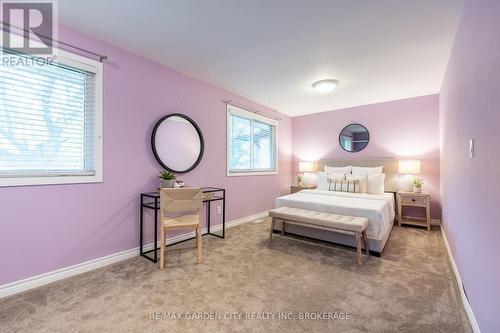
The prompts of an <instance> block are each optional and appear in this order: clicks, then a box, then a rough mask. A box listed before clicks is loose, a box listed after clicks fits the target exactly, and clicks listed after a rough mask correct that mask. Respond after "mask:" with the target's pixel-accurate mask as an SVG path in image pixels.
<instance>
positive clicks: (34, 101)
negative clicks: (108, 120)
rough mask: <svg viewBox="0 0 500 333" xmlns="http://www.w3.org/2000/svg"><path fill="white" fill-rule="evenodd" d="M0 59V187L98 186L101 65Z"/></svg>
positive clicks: (75, 59) (64, 56)
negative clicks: (80, 184) (77, 184)
mask: <svg viewBox="0 0 500 333" xmlns="http://www.w3.org/2000/svg"><path fill="white" fill-rule="evenodd" d="M1 55H2V57H8V58H10V59H11V60H10V61H9V62H6V61H4V62H2V64H0V186H16V185H39V184H61V183H84V182H100V181H102V137H101V123H102V120H101V119H102V99H101V95H102V91H101V90H102V64H100V63H98V62H96V61H93V60H90V59H87V58H83V57H80V56H76V55H73V54H70V53H68V52H64V51H58V54H57V62H58V63H55V62H54V63H45V64H43V65H36V64H35V65H33V62H30V61H28V60H30V56H27V55H21V54H15V53H9V51H8V50H3V54H1ZM13 58H14V59H13ZM23 63H24V64H31V65H23ZM12 64H15V65H12Z"/></svg>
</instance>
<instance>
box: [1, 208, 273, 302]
mask: <svg viewBox="0 0 500 333" xmlns="http://www.w3.org/2000/svg"><path fill="white" fill-rule="evenodd" d="M266 216H267V211H265V212H262V213H258V214H255V215H251V216H247V217H243V218H241V219H237V220H233V221H230V222H227V223H226V229H227V228H231V227H235V226H237V225H240V224H243V223H247V222H250V221H253V220H256V219H261V218H264V217H266ZM221 230H222V224H217V225H215V226H213V227H211V228H210V232H217V231H221ZM206 231H207V229H206V228H205V229H203V232H206ZM194 235H195V233H194V231H193V232H190V233H186V234H182V235H179V236H176V237H172V238H169V239H167V244H172V243H176V242H179V241H182V240H186V239H189V238H191V237H194ZM157 246H160V242H158V245H157ZM151 249H153V243H150V244H146V245H145V246H144V250H145V251H148V250H151ZM138 255H139V247H136V248H133V249H130V250H125V251H122V252H118V253H114V254H111V255H109V256H105V257H101V258H97V259H93V260H89V261H86V262H82V263H80V264H76V265H73V266H68V267H64V268H61V269H58V270H55V271H52V272H48V273H43V274H40V275H36V276H32V277H29V278H26V279H23V280H18V281H14V282H10V283H8V284H4V285H2V286H0V298H3V297H6V296H10V295H14V294H17V293H20V292H23V291H26V290H29V289H33V288H36V287H40V286H43V285H45V284H48V283H51V282H55V281H57V280H61V279H65V278H68V277H71V276H74V275H77V274H81V273H85V272H88V271H91V270H94V269H97V268H101V267H104V266H107V265H111V264H114V263H116V262H119V261H122V260H126V259H130V258H133V257H136V256H138Z"/></svg>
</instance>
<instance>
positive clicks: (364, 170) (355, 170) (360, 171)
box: [352, 166, 384, 175]
mask: <svg viewBox="0 0 500 333" xmlns="http://www.w3.org/2000/svg"><path fill="white" fill-rule="evenodd" d="M383 169H384V167H383V166H379V167H354V166H353V167H352V174H353V175H380V174H382V172H383Z"/></svg>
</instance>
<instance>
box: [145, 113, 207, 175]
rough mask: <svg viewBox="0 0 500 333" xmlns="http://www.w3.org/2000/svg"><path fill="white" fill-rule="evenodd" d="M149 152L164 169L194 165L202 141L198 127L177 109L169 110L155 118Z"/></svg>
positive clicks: (186, 168)
mask: <svg viewBox="0 0 500 333" xmlns="http://www.w3.org/2000/svg"><path fill="white" fill-rule="evenodd" d="M151 147H152V149H153V154H154V156H155V158H156V160H157V161H158V163H160V165H161V166H162V167H163V168H164V169H165V170H168V171H170V172H173V173H186V172H189V171H191V170H193V169H194V168H196V166H198V164H199V163H200V161H201V158H202V157H203V152H204V149H205V142H204V139H203V133H202V132H201V129H200V127H199V126H198V125H197V124H196V123H195V122H194V120H193V119H191V118H189V117H188V116H186V115H184V114H181V113H172V114H169V115H166V116H165V117H162V118H161V119H160V120H158V121H157V122H156V124H155V126H154V128H153V133H152V134H151Z"/></svg>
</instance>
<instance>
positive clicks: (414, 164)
mask: <svg viewBox="0 0 500 333" xmlns="http://www.w3.org/2000/svg"><path fill="white" fill-rule="evenodd" d="M398 173H400V174H406V175H409V176H413V177H412V183H413V192H415V193H421V192H422V185H423V184H424V181H423V179H422V177H419V176H417V175H418V174H420V161H419V160H400V161H398Z"/></svg>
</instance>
